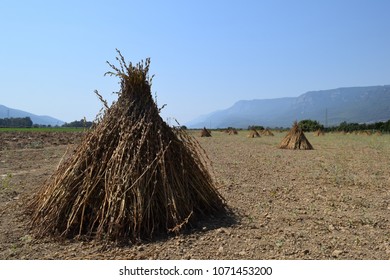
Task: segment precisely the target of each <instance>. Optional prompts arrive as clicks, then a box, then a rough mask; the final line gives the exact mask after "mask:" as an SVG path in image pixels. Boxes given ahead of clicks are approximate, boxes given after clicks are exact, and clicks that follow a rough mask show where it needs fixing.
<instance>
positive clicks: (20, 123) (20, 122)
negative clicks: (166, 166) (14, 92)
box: [0, 117, 33, 127]
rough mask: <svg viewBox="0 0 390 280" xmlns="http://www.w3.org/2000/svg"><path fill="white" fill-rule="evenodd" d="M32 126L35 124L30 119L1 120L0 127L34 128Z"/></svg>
mask: <svg viewBox="0 0 390 280" xmlns="http://www.w3.org/2000/svg"><path fill="white" fill-rule="evenodd" d="M32 126H33V122H32V120H31V118H30V117H25V118H4V119H0V127H32Z"/></svg>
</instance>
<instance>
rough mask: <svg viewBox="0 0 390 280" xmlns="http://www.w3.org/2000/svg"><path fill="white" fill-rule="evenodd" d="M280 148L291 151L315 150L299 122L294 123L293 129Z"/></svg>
mask: <svg viewBox="0 0 390 280" xmlns="http://www.w3.org/2000/svg"><path fill="white" fill-rule="evenodd" d="M279 148H280V149H290V150H298V149H299V150H313V146H312V145H311V144H310V143H309V141H308V140H307V139H306V136H305V134H304V133H303V131H302V129H301V128H300V127H299V125H298V123H297V122H294V125H293V127H292V128H291V130H290V131H289V132H288V133H287V135H286V136H285V137H284V138H283V140H282V142H281V143H280V145H279Z"/></svg>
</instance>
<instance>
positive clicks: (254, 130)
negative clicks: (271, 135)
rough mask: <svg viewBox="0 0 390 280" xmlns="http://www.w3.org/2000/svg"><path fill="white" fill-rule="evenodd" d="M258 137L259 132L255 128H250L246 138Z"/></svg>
mask: <svg viewBox="0 0 390 280" xmlns="http://www.w3.org/2000/svg"><path fill="white" fill-rule="evenodd" d="M255 137H260V134H259V133H258V132H257V131H256V129H251V130H250V131H249V134H248V138H255Z"/></svg>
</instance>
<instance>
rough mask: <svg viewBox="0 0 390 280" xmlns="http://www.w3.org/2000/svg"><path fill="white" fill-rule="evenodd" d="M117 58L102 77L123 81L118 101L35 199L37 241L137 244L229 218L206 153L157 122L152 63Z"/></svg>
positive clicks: (189, 140) (161, 121) (180, 131)
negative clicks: (205, 220)
mask: <svg viewBox="0 0 390 280" xmlns="http://www.w3.org/2000/svg"><path fill="white" fill-rule="evenodd" d="M117 52H118V57H117V61H118V62H119V67H117V66H115V65H113V64H110V63H109V62H107V63H108V64H109V65H110V67H111V68H112V71H111V72H108V73H106V74H107V75H111V76H116V77H119V78H120V85H121V89H120V91H119V92H118V100H117V101H116V102H114V103H113V104H112V105H111V106H110V107H109V106H108V105H107V103H106V102H104V104H105V107H106V108H105V111H104V112H103V113H102V116H101V117H100V118H99V119H98V120H97V124H96V126H95V127H94V128H93V129H92V130H91V131H89V132H88V134H87V135H86V136H85V138H84V140H83V141H82V143H81V144H80V146H79V147H78V148H77V150H76V152H75V153H74V154H73V155H71V156H70V157H69V158H68V159H67V160H64V162H62V163H61V164H60V165H59V167H58V169H57V170H56V171H55V173H54V174H53V175H52V176H51V177H50V178H49V180H48V181H47V182H46V183H45V185H44V186H43V188H42V189H41V190H40V191H39V193H37V194H36V195H35V196H34V197H33V199H32V203H31V205H30V206H29V209H31V212H32V226H33V227H34V228H35V229H36V230H37V233H38V235H41V236H42V235H57V236H65V237H68V238H73V237H88V238H96V239H105V240H116V241H123V240H128V241H131V242H137V241H140V240H144V239H151V238H153V237H154V236H156V235H158V234H161V233H163V234H165V233H169V232H174V233H178V232H179V231H180V230H181V229H182V228H183V227H185V226H186V225H188V224H190V225H191V224H194V223H196V222H198V221H199V220H200V219H202V218H204V217H206V216H210V215H212V216H214V215H218V214H223V213H224V212H225V211H226V205H225V201H224V199H223V198H222V196H221V195H220V193H219V192H218V190H217V188H216V186H215V183H214V181H213V178H212V176H211V175H210V173H209V170H208V159H207V156H206V154H205V152H204V150H202V149H201V147H200V145H199V143H198V142H197V141H196V140H195V139H194V138H192V137H191V136H189V135H188V134H187V133H186V132H185V131H184V130H180V129H173V128H171V127H169V126H168V125H167V124H166V123H165V122H164V121H163V120H162V118H161V117H160V115H159V109H158V107H157V105H156V103H155V102H154V100H153V98H152V95H151V81H152V78H149V75H148V72H149V65H150V60H149V59H146V61H145V62H143V61H141V62H140V63H138V64H137V65H135V66H134V65H132V64H131V63H130V64H129V65H128V64H127V63H126V62H125V59H124V57H123V56H122V55H121V53H120V52H119V51H118V50H117ZM98 96H99V95H98ZM99 98H100V99H101V100H102V97H101V96H99Z"/></svg>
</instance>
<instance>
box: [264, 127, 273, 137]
mask: <svg viewBox="0 0 390 280" xmlns="http://www.w3.org/2000/svg"><path fill="white" fill-rule="evenodd" d="M261 135H263V136H274V134H273V133H272V131H271V130H269V129H268V128H267V129H264V130H262V131H261Z"/></svg>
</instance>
